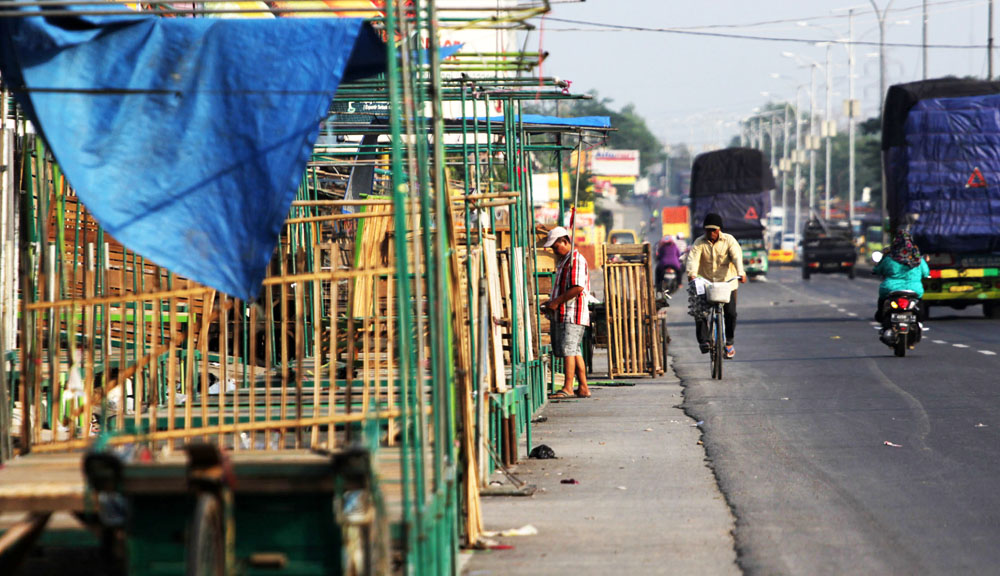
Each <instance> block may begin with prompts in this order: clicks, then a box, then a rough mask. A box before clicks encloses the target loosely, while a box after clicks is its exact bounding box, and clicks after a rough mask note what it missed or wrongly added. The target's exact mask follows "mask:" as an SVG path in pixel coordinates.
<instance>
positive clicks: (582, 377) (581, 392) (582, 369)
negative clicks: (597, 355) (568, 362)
mask: <svg viewBox="0 0 1000 576" xmlns="http://www.w3.org/2000/svg"><path fill="white" fill-rule="evenodd" d="M573 358H574V359H575V360H576V362H575V364H576V378H577V380H579V381H580V388H579V389H578V390H577V391H576V393H577V395H578V396H590V388H588V387H587V364H586V362H584V361H583V356H574V357H573Z"/></svg>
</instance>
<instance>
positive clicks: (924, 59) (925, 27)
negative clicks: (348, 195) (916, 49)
mask: <svg viewBox="0 0 1000 576" xmlns="http://www.w3.org/2000/svg"><path fill="white" fill-rule="evenodd" d="M990 4H991V5H992V0H991V1H990ZM991 20H992V18H991ZM923 24H924V33H923V41H922V42H921V44H922V46H921V48H922V49H923V54H924V58H923V77H922V78H923V79H924V80H927V0H924V19H923Z"/></svg>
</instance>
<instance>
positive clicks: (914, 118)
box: [884, 79, 1000, 253]
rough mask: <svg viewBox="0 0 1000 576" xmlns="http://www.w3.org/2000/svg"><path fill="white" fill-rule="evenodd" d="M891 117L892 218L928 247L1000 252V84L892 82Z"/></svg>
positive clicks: (931, 249) (889, 176)
mask: <svg viewBox="0 0 1000 576" xmlns="http://www.w3.org/2000/svg"><path fill="white" fill-rule="evenodd" d="M886 118H887V121H886V123H885V126H884V131H885V132H886V134H887V135H890V136H892V137H886V138H884V148H885V153H886V161H885V172H886V184H887V185H888V195H887V204H888V208H889V214H890V217H891V220H892V223H893V224H894V225H906V224H908V225H909V229H910V232H911V233H912V234H913V237H914V239H915V240H916V241H917V244H918V245H919V246H920V248H921V250H924V251H925V252H959V253H971V252H1000V85H997V84H996V83H987V82H981V81H973V80H959V79H943V80H929V81H926V82H914V83H911V84H902V85H897V86H893V87H891V88H890V90H889V94H888V96H887V99H886Z"/></svg>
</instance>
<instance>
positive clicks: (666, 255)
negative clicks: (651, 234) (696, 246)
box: [656, 234, 681, 289]
mask: <svg viewBox="0 0 1000 576" xmlns="http://www.w3.org/2000/svg"><path fill="white" fill-rule="evenodd" d="M671 268H672V269H673V270H674V272H675V273H676V274H677V276H678V281H679V280H680V273H681V251H680V249H679V248H678V247H677V243H676V242H675V241H674V237H673V236H671V235H670V234H667V235H666V236H664V237H663V238H660V242H659V243H658V244H657V246H656V286H657V287H659V286H660V284H661V283H662V282H663V275H664V274H665V273H666V271H667V270H668V269H671ZM657 289H659V288H657Z"/></svg>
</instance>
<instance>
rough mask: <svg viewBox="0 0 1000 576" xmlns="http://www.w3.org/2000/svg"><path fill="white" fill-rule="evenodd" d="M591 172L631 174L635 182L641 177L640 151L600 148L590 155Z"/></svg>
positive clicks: (618, 174)
mask: <svg viewBox="0 0 1000 576" xmlns="http://www.w3.org/2000/svg"><path fill="white" fill-rule="evenodd" d="M590 173H591V174H593V175H595V176H630V177H632V179H633V180H632V181H633V182H634V181H635V179H636V178H638V177H639V151H638V150H611V149H610V148H601V149H598V150H596V151H594V153H593V155H592V156H591V157H590Z"/></svg>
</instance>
